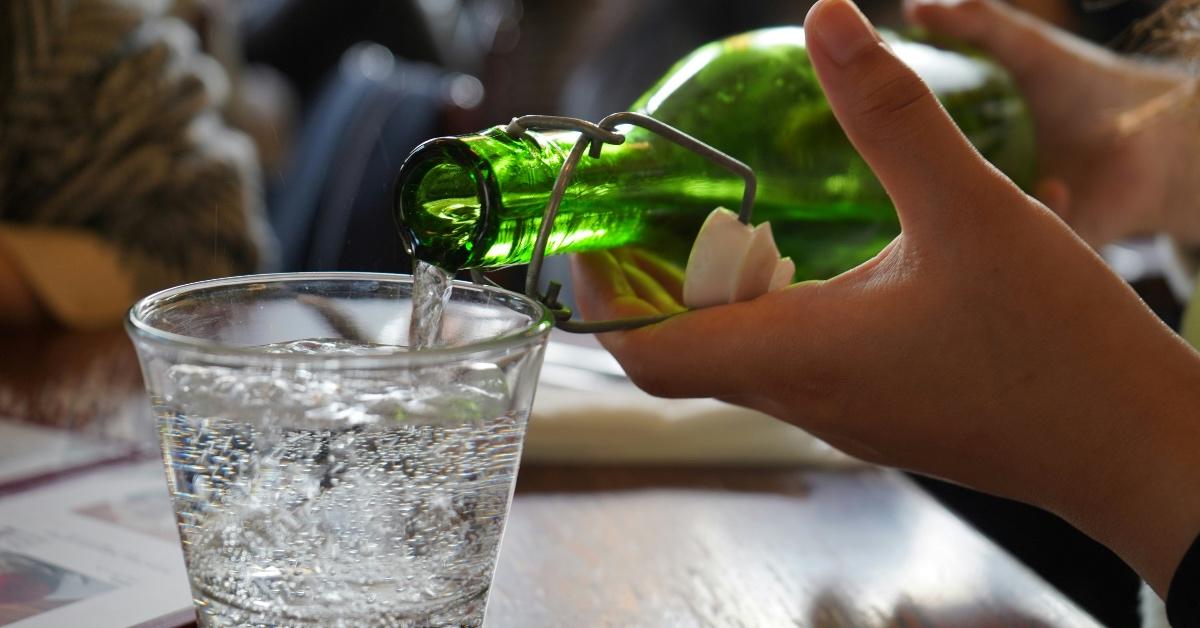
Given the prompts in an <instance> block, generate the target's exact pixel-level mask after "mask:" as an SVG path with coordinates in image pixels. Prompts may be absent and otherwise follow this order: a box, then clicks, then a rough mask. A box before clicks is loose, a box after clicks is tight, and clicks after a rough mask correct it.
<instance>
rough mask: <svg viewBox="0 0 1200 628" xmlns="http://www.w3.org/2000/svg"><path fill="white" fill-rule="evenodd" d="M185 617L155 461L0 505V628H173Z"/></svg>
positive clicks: (181, 575) (75, 477)
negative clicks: (63, 627) (79, 627)
mask: <svg viewBox="0 0 1200 628" xmlns="http://www.w3.org/2000/svg"><path fill="white" fill-rule="evenodd" d="M191 613H192V610H191V594H190V591H189V589H188V580H187V574H186V572H185V570H184V564H183V554H182V551H181V549H180V545H179V538H178V534H177V532H176V529H175V522H174V515H173V514H172V511H171V504H170V498H169V496H168V494H167V486H166V480H165V479H164V477H163V471H162V463H161V462H159V461H148V462H137V463H128V464H118V465H110V466H104V467H100V468H96V469H94V470H91V471H89V472H87V473H86V474H71V475H66V476H62V477H61V479H56V480H53V481H50V482H42V483H39V484H37V485H36V486H34V487H32V488H29V489H28V490H24V491H21V492H16V493H9V494H7V495H5V496H4V497H3V498H0V626H4V627H6V628H8V627H11V628H50V627H60V626H89V627H91V628H107V627H112V628H128V627H130V626H144V627H150V626H156V627H157V626H173V625H179V624H182V623H186V622H188V621H191V620H192V618H193V617H194V616H193V615H192V614H191Z"/></svg>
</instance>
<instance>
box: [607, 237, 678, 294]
mask: <svg viewBox="0 0 1200 628" xmlns="http://www.w3.org/2000/svg"><path fill="white" fill-rule="evenodd" d="M613 253H614V254H615V255H616V256H617V259H618V260H620V261H622V262H626V263H630V264H633V265H635V266H637V267H638V268H640V269H641V270H642V271H644V272H645V273H646V274H647V275H649V276H650V277H651V278H652V279H654V281H655V282H657V283H658V285H660V286H662V288H663V289H664V290H666V291H667V293H668V294H670V295H671V298H672V299H674V300H675V302H677V303H683V269H682V268H680V267H679V265H678V264H673V263H671V262H669V261H667V260H665V259H663V258H661V257H659V256H657V255H655V254H653V253H651V252H649V251H647V250H645V249H642V248H639V247H622V248H619V249H616V250H614V251H613Z"/></svg>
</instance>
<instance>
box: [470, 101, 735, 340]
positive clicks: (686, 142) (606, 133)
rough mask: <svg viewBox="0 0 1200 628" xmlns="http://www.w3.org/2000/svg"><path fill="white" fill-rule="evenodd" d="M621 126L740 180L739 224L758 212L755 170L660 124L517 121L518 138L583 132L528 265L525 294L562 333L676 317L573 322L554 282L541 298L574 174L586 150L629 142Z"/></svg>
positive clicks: (623, 118)
mask: <svg viewBox="0 0 1200 628" xmlns="http://www.w3.org/2000/svg"><path fill="white" fill-rule="evenodd" d="M620 125H633V126H639V127H642V128H644V129H646V130H648V131H651V132H653V133H657V134H658V135H661V136H662V137H664V138H666V139H667V140H670V141H672V142H674V143H675V144H678V145H679V146H681V147H683V148H686V149H687V150H690V151H692V152H693V153H696V154H697V155H699V156H701V157H703V158H705V159H707V160H708V161H710V162H712V163H713V164H716V165H717V166H720V167H722V168H725V169H726V170H729V171H730V172H732V173H733V174H736V175H738V176H740V177H741V178H742V180H743V181H744V182H745V187H744V190H743V192H742V206H741V209H740V210H739V211H738V220H740V221H742V222H743V223H745V224H749V223H750V216H751V213H752V212H753V210H754V194H755V192H756V190H757V187H758V184H757V180H756V179H755V177H754V171H753V170H751V169H750V166H747V165H746V164H744V163H742V162H740V161H738V160H737V159H734V158H733V157H730V156H729V155H726V154H725V153H723V152H721V151H719V150H717V149H715V148H713V147H712V146H709V145H708V144H705V143H704V142H701V141H700V140H698V139H696V138H695V137H692V136H691V135H688V134H687V133H684V132H683V131H680V130H679V129H676V128H675V127H673V126H670V125H668V124H664V123H662V122H659V121H658V120H655V119H654V118H651V117H649V116H645V115H642V114H640V113H633V112H631V111H622V112H618V113H614V114H610V115H608V116H607V117H605V118H604V119H603V120H601V121H600V123H599V124H595V123H592V122H588V121H587V120H582V119H580V118H570V117H566V116H539V115H531V116H520V117H517V118H513V119H512V121H511V122H509V123H508V126H507V127H505V129H504V130H505V132H507V133H508V134H509V135H512V136H513V137H520V136H522V135H524V133H525V131H527V130H549V129H552V130H564V131H578V132H579V139H578V140H577V141H576V142H575V145H574V146H573V147H572V148H571V152H570V153H569V154H568V155H567V159H566V161H564V162H563V165H562V169H561V170H559V172H558V178H557V179H555V180H554V188H553V190H552V191H551V192H550V199H549V200H548V201H547V202H546V211H545V213H543V214H542V224H541V227H540V228H539V229H538V235H537V241H536V242H535V244H534V247H533V255H532V257H531V258H530V260H529V271H528V272H527V273H526V275H525V294H526V295H527V296H529V297H530V298H532V299H536V300H537V301H539V302H541V303H542V304H544V305H545V306H546V307H548V308H550V311H551V312H553V313H554V320H555V325H556V326H557V327H558V328H559V329H562V330H563V331H568V332H572V333H581V334H590V333H600V332H606V331H618V330H624V329H634V328H637V327H644V326H646V325H652V324H654V323H658V322H661V321H663V320H666V319H668V318H670V317H671V316H674V314H661V315H655V316H639V317H634V318H621V319H615V320H608V321H591V322H580V321H572V320H571V310H570V308H568V307H566V306H564V305H562V304H561V303H559V302H558V292H559V290H560V289H561V288H562V286H561V285H560V284H559V283H558V282H555V281H552V282H550V286H549V288H548V289H547V291H546V293H545V294H542V293H541V291H540V289H539V288H538V284H539V283H540V279H541V274H542V261H543V260H544V259H545V257H546V244H547V243H548V242H549V240H550V232H551V231H552V230H553V229H554V220H555V218H556V217H557V216H558V207H559V205H560V204H561V203H562V199H563V195H564V194H565V193H566V191H567V186H568V185H570V183H571V178H572V177H574V176H575V168H576V166H578V165H579V160H580V159H582V158H583V153H584V150H585V149H586V150H587V151H588V155H589V156H590V157H591V158H593V159H595V158H597V157H599V156H600V151H601V150H602V149H603V148H604V145H605V144H613V145H618V144H622V143H624V142H625V136H624V135H622V134H621V133H618V132H617V131H616V128H617V127H618V126H620ZM471 277H472V279H474V280H475V281H476V282H477V283H484V282H487V279H486V278H485V277H484V276H483V273H482V272H480V271H478V270H472V271H471Z"/></svg>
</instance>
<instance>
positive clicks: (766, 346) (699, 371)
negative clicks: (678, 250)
mask: <svg viewBox="0 0 1200 628" xmlns="http://www.w3.org/2000/svg"><path fill="white" fill-rule="evenodd" d="M572 272H573V275H574V281H575V293H576V294H575V298H576V302H577V304H578V305H579V308H580V311H581V312H583V313H584V314H585V317H586V318H587V319H588V320H597V319H610V318H623V317H629V316H644V315H647V314H655V313H657V312H656V310H655V309H654V307H653V306H652V305H651V304H650V303H648V302H646V301H645V300H643V299H641V298H639V297H637V296H636V291H635V290H634V288H633V287H632V286H631V285H630V283H629V279H628V276H626V275H625V274H624V272H623V269H622V268H621V265H620V263H619V262H618V261H617V259H616V257H614V256H613V255H612V254H611V253H608V252H600V253H587V254H578V255H574V256H572ZM788 292H789V294H795V296H793V297H792V298H791V301H792V303H789V304H788V305H787V306H786V309H787V311H789V312H793V311H797V310H798V311H806V310H807V309H808V308H807V307H802V306H798V305H797V304H796V302H798V298H797V297H799V296H801V294H800V293H799V292H794V290H789V291H788ZM774 294H775V295H778V294H779V293H774ZM767 296H768V297H771V296H772V295H767ZM773 305H778V304H772V303H770V299H769V298H768V299H758V300H755V301H752V302H751V301H747V302H743V303H735V304H731V305H723V306H717V307H710V308H705V309H703V310H693V311H689V312H684V313H682V314H679V315H677V316H674V317H672V318H670V319H667V320H666V321H664V322H662V323H658V324H655V325H649V326H647V327H642V328H639V329H635V330H632V331H624V332H609V333H605V334H599V335H598V336H597V338H598V339H599V341H600V343H601V344H602V345H604V347H605V348H606V349H608V350H609V352H611V353H612V354H613V356H614V357H615V358H616V359H617V361H618V362H620V363H621V366H622V367H624V369H625V372H626V373H627V374H628V375H629V378H630V379H631V380H632V381H633V383H634V384H636V385H637V386H638V387H639V388H641V389H643V390H645V391H646V392H648V393H650V394H652V395H657V396H660V397H717V396H729V395H762V394H763V392H762V391H760V390H758V388H759V387H761V386H762V385H763V382H764V381H765V378H764V377H762V376H761V375H759V374H756V369H757V368H759V367H761V366H762V365H763V364H775V363H777V360H776V359H774V358H773V354H774V352H775V351H776V350H777V349H778V346H779V339H778V334H772V333H770V331H769V330H770V329H772V325H774V326H777V325H778V324H779V321H781V320H787V317H786V316H785V315H783V314H781V313H780V311H779V308H778V307H774V306H773ZM804 337H805V338H809V336H808V335H807V334H806V335H805V336H804ZM802 340H803V339H802ZM801 344H804V343H802V342H796V343H793V345H789V346H790V347H792V348H793V349H794V350H795V351H797V352H799V353H801V354H802V355H810V354H811V355H813V356H814V357H816V356H819V355H820V352H819V351H809V350H808V349H806V348H805V347H802V346H800V345H801ZM796 376H797V377H803V374H802V373H796Z"/></svg>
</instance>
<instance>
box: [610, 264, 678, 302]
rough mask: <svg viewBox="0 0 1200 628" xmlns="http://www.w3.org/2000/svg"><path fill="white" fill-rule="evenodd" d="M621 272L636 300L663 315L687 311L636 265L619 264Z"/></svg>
mask: <svg viewBox="0 0 1200 628" xmlns="http://www.w3.org/2000/svg"><path fill="white" fill-rule="evenodd" d="M621 270H622V271H624V272H625V279H626V280H627V281H628V282H629V285H630V286H631V287H632V288H633V291H634V293H635V294H637V296H638V298H639V299H641V300H643V301H645V302H647V303H649V304H650V305H652V306H653V307H654V309H656V310H658V311H660V312H662V313H664V314H677V313H679V312H682V311H684V310H686V309H687V308H685V307H683V305H682V304H681V303H680V302H679V301H677V300H675V298H674V297H672V296H671V293H670V292H668V291H667V289H666V288H665V287H663V285H662V284H660V283H658V281H656V280H655V279H654V277H652V276H650V275H649V274H648V273H647V272H646V271H644V270H642V269H641V268H640V267H638V266H637V265H635V264H633V263H631V262H625V263H622V264H621Z"/></svg>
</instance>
